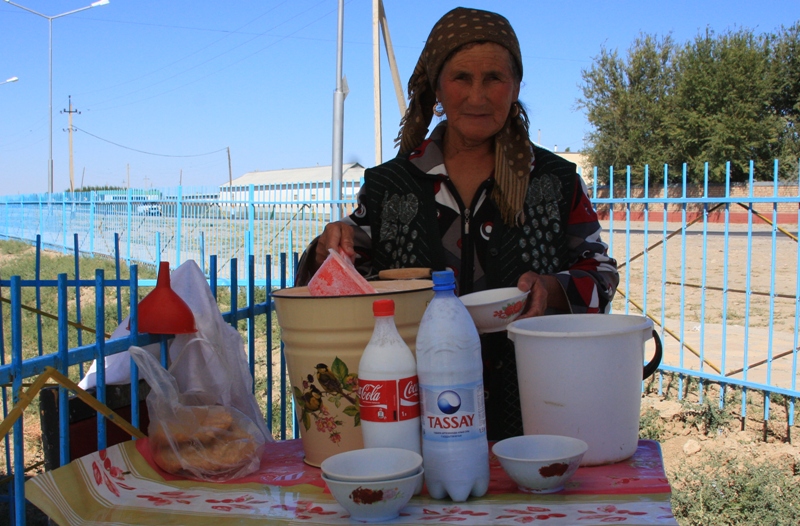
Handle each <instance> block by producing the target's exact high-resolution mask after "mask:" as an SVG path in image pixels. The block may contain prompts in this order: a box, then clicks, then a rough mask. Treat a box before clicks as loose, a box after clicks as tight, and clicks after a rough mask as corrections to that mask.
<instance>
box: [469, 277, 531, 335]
mask: <svg viewBox="0 0 800 526" xmlns="http://www.w3.org/2000/svg"><path fill="white" fill-rule="evenodd" d="M527 298H528V293H527V292H522V291H521V290H519V289H518V288H517V287H504V288H501V289H489V290H482V291H480V292H473V293H471V294H464V295H463V296H460V297H459V299H460V300H461V303H463V304H464V305H465V306H466V307H467V310H468V311H469V315H470V316H472V321H473V322H475V327H477V329H478V332H481V333H486V332H498V331H503V330H505V328H506V325H508V324H509V323H511V322H512V321H514V320H516V319H517V317H518V316H519V315H520V314H522V309H524V308H525V301H526V300H527Z"/></svg>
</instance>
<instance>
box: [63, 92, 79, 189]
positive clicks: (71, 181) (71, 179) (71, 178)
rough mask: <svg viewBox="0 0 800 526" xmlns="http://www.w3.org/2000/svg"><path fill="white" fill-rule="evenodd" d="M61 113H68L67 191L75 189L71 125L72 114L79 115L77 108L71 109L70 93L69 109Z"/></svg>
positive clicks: (70, 97)
mask: <svg viewBox="0 0 800 526" xmlns="http://www.w3.org/2000/svg"><path fill="white" fill-rule="evenodd" d="M61 113H68V114H69V128H67V131H68V132H69V191H70V192H74V191H75V168H74V165H73V162H72V131H73V130H74V128H73V127H72V114H73V113H77V114H78V115H80V113H81V112H79V111H78V110H73V109H72V95H70V96H69V109H68V110H61Z"/></svg>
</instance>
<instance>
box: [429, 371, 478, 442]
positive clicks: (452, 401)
mask: <svg viewBox="0 0 800 526" xmlns="http://www.w3.org/2000/svg"><path fill="white" fill-rule="evenodd" d="M420 391H421V395H422V404H421V405H422V435H423V437H425V439H426V440H434V441H442V442H450V441H459V440H473V439H476V438H481V437H483V436H485V435H486V412H485V410H484V405H483V382H475V383H471V384H463V385H454V386H446V387H445V386H432V385H430V386H429V385H423V386H420Z"/></svg>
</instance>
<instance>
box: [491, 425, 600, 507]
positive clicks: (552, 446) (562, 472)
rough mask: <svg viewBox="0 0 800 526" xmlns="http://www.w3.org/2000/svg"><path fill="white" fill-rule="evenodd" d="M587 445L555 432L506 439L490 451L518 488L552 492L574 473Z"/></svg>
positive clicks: (562, 486)
mask: <svg viewBox="0 0 800 526" xmlns="http://www.w3.org/2000/svg"><path fill="white" fill-rule="evenodd" d="M588 449H589V446H588V445H587V444H586V442H584V441H583V440H578V439H577V438H572V437H565V436H559V435H524V436H518V437H513V438H507V439H505V440H501V441H500V442H498V443H496V444H495V445H494V447H492V453H494V454H495V456H496V457H497V458H498V460H500V465H501V466H503V469H504V470H505V471H506V473H508V476H510V477H511V478H512V479H513V480H514V482H516V483H517V485H518V486H519V488H520V489H521V490H523V491H528V492H530V493H554V492H556V491H561V490H562V489H564V484H565V483H566V482H567V481H568V480H569V479H570V477H572V475H574V474H575V472H576V471H577V470H578V466H580V464H581V459H582V458H583V455H584V453H586V451H587V450H588Z"/></svg>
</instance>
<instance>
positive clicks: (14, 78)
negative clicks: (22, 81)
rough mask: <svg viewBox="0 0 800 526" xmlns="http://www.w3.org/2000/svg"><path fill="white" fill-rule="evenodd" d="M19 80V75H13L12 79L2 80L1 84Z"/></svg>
mask: <svg viewBox="0 0 800 526" xmlns="http://www.w3.org/2000/svg"><path fill="white" fill-rule="evenodd" d="M18 80H19V79H18V78H17V77H11V78H10V79H6V80H4V81H3V82H0V84H8V83H9V82H16V81H18Z"/></svg>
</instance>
